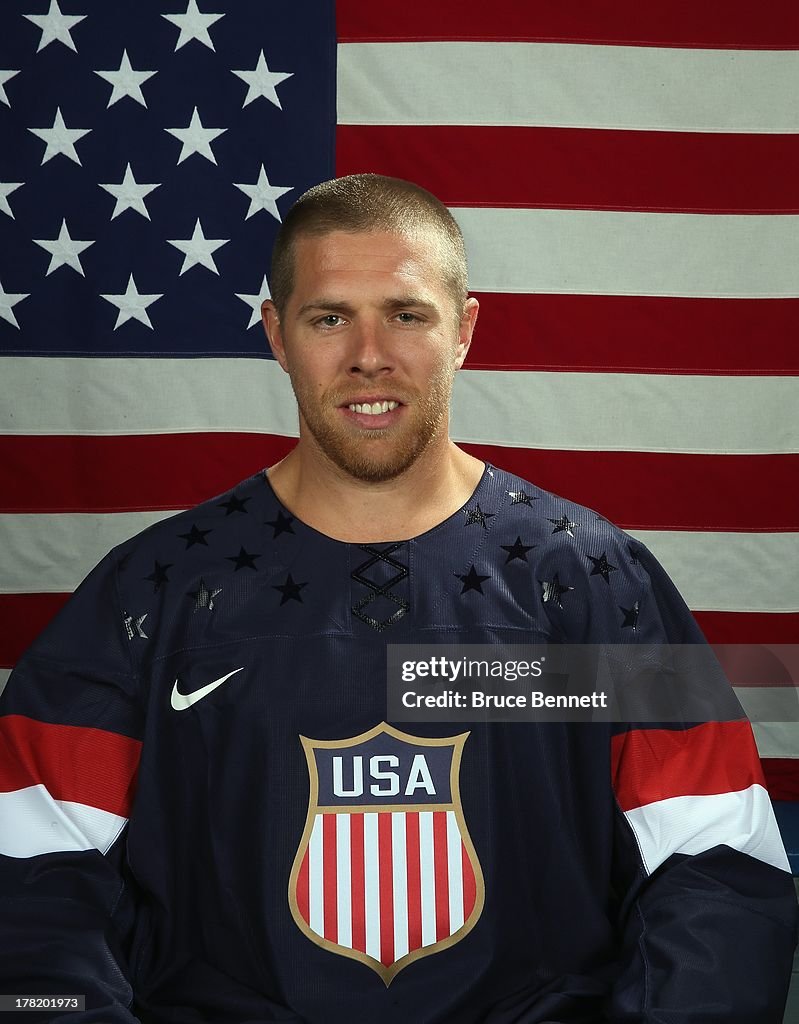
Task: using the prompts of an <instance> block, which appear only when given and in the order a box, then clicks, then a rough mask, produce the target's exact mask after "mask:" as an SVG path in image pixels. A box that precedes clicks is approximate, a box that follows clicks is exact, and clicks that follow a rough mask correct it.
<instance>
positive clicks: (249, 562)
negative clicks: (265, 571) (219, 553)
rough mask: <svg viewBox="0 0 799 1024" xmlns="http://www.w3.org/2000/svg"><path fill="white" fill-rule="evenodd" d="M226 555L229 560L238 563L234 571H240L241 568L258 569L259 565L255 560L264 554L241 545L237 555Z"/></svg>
mask: <svg viewBox="0 0 799 1024" xmlns="http://www.w3.org/2000/svg"><path fill="white" fill-rule="evenodd" d="M226 557H227V561H228V562H235V563H236V568H235V569H234V570H233V571H234V572H238V571H239V569H254V570H256V571H257V568H258V567H257V566H256V564H255V560H256V558H261V557H262V556H261V555H258V554H255V553H254V552H253V553H250V552H249V551H245V549H244V547H241V548H240V549H239V553H238V554H237V555H227V556H226Z"/></svg>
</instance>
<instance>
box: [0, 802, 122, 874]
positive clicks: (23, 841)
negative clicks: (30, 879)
mask: <svg viewBox="0 0 799 1024" xmlns="http://www.w3.org/2000/svg"><path fill="white" fill-rule="evenodd" d="M127 820H128V819H127V818H125V817H122V816H120V815H119V814H113V813H112V812H111V811H104V810H101V809H100V808H98V807H90V806H88V805H87V804H80V803H75V802H74V801H71V800H54V799H53V798H52V796H51V795H50V793H49V792H48V790H47V788H46V787H45V786H43V785H41V784H39V785H36V786H29V787H27V788H26V789H17V790H13V791H11V792H9V793H0V854H3V855H4V856H6V857H37V856H39V855H40V854H43V853H59V852H63V851H68V850H99V851H100V852H101V853H107V852H108V850H109V849H110V848H111V846H112V844H113V842H114V840H115V839H116V838H117V836H118V835H119V833H120V832H121V831H122V829H123V828H124V827H125V825H126V824H127Z"/></svg>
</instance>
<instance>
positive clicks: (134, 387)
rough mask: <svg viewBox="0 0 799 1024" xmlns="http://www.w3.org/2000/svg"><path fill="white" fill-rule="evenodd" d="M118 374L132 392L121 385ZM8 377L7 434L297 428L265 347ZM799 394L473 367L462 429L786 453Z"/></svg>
mask: <svg viewBox="0 0 799 1024" xmlns="http://www.w3.org/2000/svg"><path fill="white" fill-rule="evenodd" d="M797 235H799V232H797ZM540 343H541V340H540V339H538V338H535V337H533V336H532V335H531V338H530V344H531V345H534V344H535V345H539V344H540ZM475 345H476V346H478V348H479V345H480V335H479V328H478V334H477V336H476V340H475ZM120 375H122V376H124V377H125V378H126V379H127V380H128V381H129V382H130V384H131V389H130V391H129V392H125V393H122V394H119V393H117V391H116V390H115V386H114V382H115V381H116V380H117V378H118V377H119V376H120ZM29 378H35V379H36V381H37V389H40V390H41V392H42V393H44V394H47V395H48V401H47V402H45V403H44V404H41V403H37V402H32V401H30V400H29V399H28V398H26V397H25V392H26V390H27V384H28V381H29ZM3 383H4V386H5V393H6V395H7V396H8V397H7V399H6V401H5V402H3V403H2V404H0V433H2V434H11V435H13V434H31V435H39V434H56V435H58V434H70V435H74V434H107V435H117V434H118V435H125V434H158V433H165V434H172V433H180V432H184V431H185V432H192V431H227V430H230V431H236V430H242V431H250V432H254V433H272V434H279V435H284V436H296V433H297V429H296V424H297V417H296V404H295V401H294V396H293V394H292V392H291V389H290V387H289V384H288V380H287V378H286V377H285V375H284V373H283V371H282V370H281V369H280V367H279V366H278V365H277V363H275V362H274V361H272V360H267V359H241V360H237V359H226V360H207V359H155V360H149V359H132V360H126V359H90V360H86V359H70V358H64V359H59V358H53V359H37V358H35V357H31V358H30V359H24V360H23V359H17V358H16V357H13V356H9V357H8V358H6V359H4V360H3ZM167 384H168V386H167ZM167 391H168V395H167V393H166V392H167ZM598 392H599V397H598ZM231 395H235V396H236V400H235V402H233V403H231V400H230V396H231ZM603 396H604V397H603ZM607 396H612V401H609V400H608V397H607ZM797 403H799V381H797V379H796V378H795V377H773V376H755V377H740V376H702V375H685V376H680V375H675V374H639V373H602V374H598V373H577V372H574V373H555V372H543V371H542V372H538V371H524V370H464V371H463V372H462V373H459V374H458V375H457V377H456V383H455V392H454V405H453V417H452V427H453V431H452V432H453V437H454V438H455V440H457V441H475V442H483V443H485V444H498V445H506V446H510V445H514V446H518V447H524V448H551V449H555V450H571V449H575V448H579V449H582V450H584V451H653V452H684V453H701V454H723V455H730V454H761V453H774V454H784V453H790V452H797V451H799V429H798V428H797V425H796V416H795V415H794V410H795V409H796V406H797ZM478 423H479V424H480V429H479V430H476V429H475V424H478ZM120 444H124V442H123V441H122V440H120ZM123 450H124V449H123Z"/></svg>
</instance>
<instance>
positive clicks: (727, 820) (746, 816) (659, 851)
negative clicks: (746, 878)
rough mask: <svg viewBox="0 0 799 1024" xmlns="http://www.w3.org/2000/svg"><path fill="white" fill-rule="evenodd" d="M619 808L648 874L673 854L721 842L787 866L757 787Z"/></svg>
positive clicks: (764, 798)
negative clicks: (630, 807) (636, 844)
mask: <svg viewBox="0 0 799 1024" xmlns="http://www.w3.org/2000/svg"><path fill="white" fill-rule="evenodd" d="M624 813H625V816H626V817H627V820H628V821H629V822H630V825H631V826H632V829H633V831H634V832H635V835H636V838H637V839H638V843H639V846H640V848H641V855H642V857H643V859H644V864H645V866H646V870H647V871H648V872H649V873H650V874H651V873H652V872H653V871H654V870H655V869H656V868H658V867H659V866H660V865H661V864H663V862H664V861H666V860H667V859H668V858H669V857H670V856H671V855H672V854H674V853H683V854H687V855H689V856H691V855H694V854H697V853H702V852H703V851H705V850H710V849H712V848H713V847H714V846H720V845H725V846H731V847H732V848H733V849H734V850H739V851H740V852H741V853H747V854H749V856H750V857H755V858H757V860H761V861H764V862H765V863H766V864H773V865H774V867H777V868H781V869H782V870H783V871H790V867H789V865H788V858H787V856H786V855H785V848H784V847H783V845H782V839H781V838H780V833H779V829H778V828H777V822H776V819H775V817H774V811H773V809H772V807H771V801H770V800H769V797H768V793H767V792H766V791H765V789H763V787H762V786H758V785H753V786H749V787H748V789H742V790H739V791H737V792H735V793H718V794H714V795H712V796H675V797H670V798H669V799H667V800H657V801H655V802H654V803H651V804H645V805H644V806H643V807H636V808H634V809H633V810H630V811H625V812H624Z"/></svg>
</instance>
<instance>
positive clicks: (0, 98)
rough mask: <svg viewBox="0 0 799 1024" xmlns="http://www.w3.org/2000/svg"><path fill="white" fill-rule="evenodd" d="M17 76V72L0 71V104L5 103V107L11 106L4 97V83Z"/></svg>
mask: <svg viewBox="0 0 799 1024" xmlns="http://www.w3.org/2000/svg"><path fill="white" fill-rule="evenodd" d="M18 74H19V71H0V103H5V105H6V106H7V107H10V106H11V102H10V100H9V98H8V96H7V95H6V89H5V85H6V82H10V81H11V79H12V78H13V77H14V75H18Z"/></svg>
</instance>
